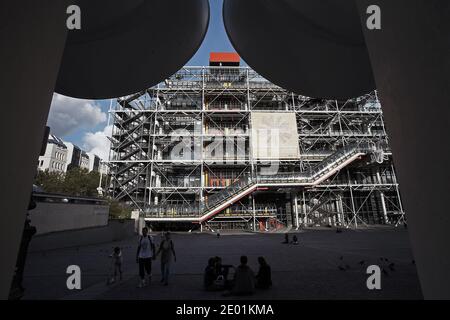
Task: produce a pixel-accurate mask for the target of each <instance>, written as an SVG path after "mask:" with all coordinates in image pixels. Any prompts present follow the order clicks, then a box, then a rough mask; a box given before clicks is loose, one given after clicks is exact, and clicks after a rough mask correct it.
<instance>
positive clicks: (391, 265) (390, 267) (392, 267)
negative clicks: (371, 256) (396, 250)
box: [388, 262, 395, 271]
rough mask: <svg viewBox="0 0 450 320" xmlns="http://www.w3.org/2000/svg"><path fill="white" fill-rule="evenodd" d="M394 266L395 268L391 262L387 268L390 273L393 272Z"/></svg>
mask: <svg viewBox="0 0 450 320" xmlns="http://www.w3.org/2000/svg"><path fill="white" fill-rule="evenodd" d="M394 266H395V264H394V263H393V262H391V263H390V264H389V266H388V267H389V269H390V270H391V271H395V269H394Z"/></svg>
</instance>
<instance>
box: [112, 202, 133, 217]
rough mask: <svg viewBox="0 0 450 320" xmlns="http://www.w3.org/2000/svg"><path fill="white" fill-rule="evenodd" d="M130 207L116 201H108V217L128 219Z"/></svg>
mask: <svg viewBox="0 0 450 320" xmlns="http://www.w3.org/2000/svg"><path fill="white" fill-rule="evenodd" d="M131 210H132V209H131V207H129V206H127V205H126V204H125V203H123V202H119V201H117V200H110V201H109V216H110V218H112V219H130V218H131Z"/></svg>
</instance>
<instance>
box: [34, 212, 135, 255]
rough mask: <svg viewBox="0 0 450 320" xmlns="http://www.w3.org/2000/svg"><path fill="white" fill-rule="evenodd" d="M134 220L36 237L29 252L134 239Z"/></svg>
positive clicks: (116, 221) (118, 221) (111, 221)
mask: <svg viewBox="0 0 450 320" xmlns="http://www.w3.org/2000/svg"><path fill="white" fill-rule="evenodd" d="M134 223H135V221H134V220H131V219H130V220H110V221H109V223H108V225H107V226H103V227H95V228H86V229H79V230H70V231H60V232H53V233H47V234H42V235H36V236H34V237H33V238H32V240H31V243H30V247H29V249H28V251H29V252H36V251H45V250H53V249H60V248H68V247H77V246H85V245H92V244H99V243H105V242H112V241H120V240H124V239H128V238H131V237H134V236H135V235H136V233H135V231H134Z"/></svg>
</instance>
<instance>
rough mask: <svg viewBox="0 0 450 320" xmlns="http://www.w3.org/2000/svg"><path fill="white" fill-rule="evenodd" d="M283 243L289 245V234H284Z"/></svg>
mask: <svg viewBox="0 0 450 320" xmlns="http://www.w3.org/2000/svg"><path fill="white" fill-rule="evenodd" d="M282 243H285V244H287V243H289V234H287V233H285V234H284V241H283V242H282Z"/></svg>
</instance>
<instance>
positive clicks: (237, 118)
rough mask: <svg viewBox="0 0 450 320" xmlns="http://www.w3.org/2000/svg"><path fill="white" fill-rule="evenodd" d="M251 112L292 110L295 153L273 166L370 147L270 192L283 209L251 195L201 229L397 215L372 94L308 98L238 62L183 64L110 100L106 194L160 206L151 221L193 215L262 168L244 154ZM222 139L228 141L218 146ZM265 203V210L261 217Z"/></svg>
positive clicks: (389, 220)
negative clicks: (315, 177)
mask: <svg viewBox="0 0 450 320" xmlns="http://www.w3.org/2000/svg"><path fill="white" fill-rule="evenodd" d="M254 111H267V112H294V113H295V115H296V119H297V127H298V141H299V149H300V158H299V159H297V160H282V161H279V162H278V165H279V167H280V170H281V171H282V172H293V173H295V172H302V171H304V170H308V169H309V168H311V167H313V166H314V165H315V164H317V163H318V162H320V161H322V160H323V159H325V158H326V157H328V156H330V155H331V154H333V153H334V152H335V151H336V150H339V149H340V148H342V147H344V146H346V145H350V144H353V143H355V142H370V143H372V144H373V145H374V146H375V147H376V148H375V149H377V150H379V153H378V154H376V155H373V156H372V158H364V159H362V160H361V161H359V162H358V163H356V164H352V165H351V166H350V167H348V168H345V170H343V171H345V172H343V171H341V172H339V173H337V174H336V175H334V176H333V177H331V178H329V179H327V180H325V181H323V182H322V183H321V184H320V185H318V186H315V187H314V188H310V189H305V188H298V189H294V190H288V191H283V190H279V191H278V192H280V193H282V194H283V195H286V197H285V198H286V199H288V200H287V201H289V203H288V204H286V205H280V203H279V202H277V203H276V201H279V200H273V202H272V203H271V202H270V201H272V200H270V201H269V200H267V201H266V200H265V198H266V197H258V194H260V193H262V191H261V192H259V191H258V192H257V193H256V196H255V197H252V196H248V197H246V198H245V199H241V200H240V201H239V202H238V203H235V204H234V205H233V206H232V207H231V208H230V209H229V210H228V211H227V212H223V213H221V214H219V215H218V216H216V217H214V219H213V220H211V225H213V224H214V223H219V222H220V225H223V223H224V221H231V220H233V219H234V220H233V221H241V222H242V221H244V222H245V223H246V224H247V225H248V226H250V227H251V228H253V229H256V228H257V226H260V225H266V223H267V221H268V220H269V218H270V219H275V220H277V221H279V222H280V223H282V224H284V225H285V226H289V225H293V226H294V227H297V228H298V227H301V226H307V225H315V224H320V225H322V224H331V225H343V226H346V227H350V226H353V227H358V226H361V225H370V224H380V223H381V224H392V225H398V224H400V223H403V222H404V221H405V215H404V211H403V208H402V204H401V199H400V192H399V186H398V184H397V182H396V178H395V171H394V168H393V165H392V157H391V153H390V149H389V144H388V142H389V141H388V137H387V134H386V131H385V128H384V122H383V114H382V111H381V108H380V104H379V102H378V99H377V96H376V92H371V93H368V94H366V95H364V96H362V97H358V98H355V99H349V100H346V101H336V100H324V99H315V98H309V97H304V96H301V95H298V94H295V93H292V92H289V91H287V90H284V89H282V88H280V87H279V86H276V85H274V84H272V83H270V82H269V81H267V80H266V79H264V78H263V77H262V76H260V75H259V74H258V73H256V72H255V71H254V70H252V69H250V68H248V67H184V68H182V69H181V70H179V71H178V72H177V73H175V74H174V75H172V76H171V77H169V78H168V79H166V80H165V81H164V82H162V83H160V84H158V85H157V86H155V87H152V88H149V89H147V90H144V91H142V92H139V93H136V94H134V95H130V96H127V97H122V98H119V99H117V100H116V102H115V106H113V107H111V110H110V119H111V120H112V124H113V133H112V136H111V142H112V143H111V152H110V160H109V166H110V168H111V184H110V187H109V192H110V194H111V196H112V197H113V198H116V199H119V200H122V201H127V202H128V203H130V204H131V205H133V206H134V207H136V208H137V209H139V210H140V211H141V212H143V213H145V212H147V211H148V210H151V209H154V208H156V207H158V208H162V209H158V213H157V214H158V215H160V216H161V217H164V216H168V215H172V216H174V215H175V216H176V215H182V214H196V213H197V214H198V213H199V212H200V210H201V208H202V206H203V205H204V203H205V202H207V201H208V197H209V196H211V195H213V194H215V193H216V192H219V191H220V190H221V189H223V188H225V187H226V186H227V185H229V184H231V183H233V182H234V181H236V180H238V179H240V177H242V176H246V175H251V176H256V175H257V174H258V172H259V170H261V167H263V166H264V164H262V163H260V162H259V161H256V159H253V158H252V152H251V143H250V141H251V139H252V134H251V126H252V124H251V117H250V115H251V113H252V112H254ZM227 141H228V147H225V146H222V145H221V144H222V143H223V144H224V145H225V144H226V143H225V142H227ZM180 146H181V147H180ZM177 148H178V149H180V150H178V149H177ZM227 148H228V149H227ZM189 149H191V152H190V153H188V152H186V150H189ZM221 149H222V151H223V153H222V154H221V153H220V152H219V156H215V154H216V153H214V152H216V151H217V150H219V151H220V150H221ZM231 149H232V150H233V152H234V153H233V152H231V153H230V152H229V151H230V150H231ZM192 150H193V152H192ZM221 157H222V158H221ZM288 193H289V195H288ZM269 198H270V197H267V199H269ZM273 198H274V199H275V198H277V197H276V196H275V195H274V196H273ZM278 198H279V197H278ZM255 199H256V200H255ZM269 207H270V208H272V209H273V208H275V210H272V209H271V211H270V215H267V214H266V211H267V209H266V208H269ZM280 207H282V208H281V209H280ZM258 208H259V209H258ZM260 208H264V209H260ZM258 210H266V211H261V212H264V214H260V213H261V212H260V213H258ZM267 212H268V211H267ZM280 212H282V213H280Z"/></svg>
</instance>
